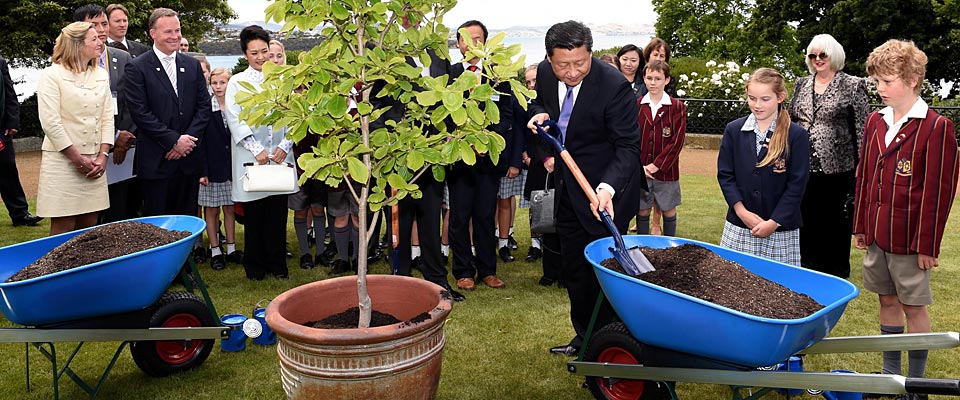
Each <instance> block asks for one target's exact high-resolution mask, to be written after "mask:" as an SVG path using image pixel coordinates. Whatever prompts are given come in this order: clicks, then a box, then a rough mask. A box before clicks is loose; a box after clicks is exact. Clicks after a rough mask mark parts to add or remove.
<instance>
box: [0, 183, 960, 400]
mask: <svg viewBox="0 0 960 400" xmlns="http://www.w3.org/2000/svg"><path fill="white" fill-rule="evenodd" d="M682 186H683V192H684V197H685V199H686V202H685V204H684V205H683V206H681V207H680V208H679V212H680V220H679V228H678V234H679V236H682V237H687V238H692V239H697V240H703V241H707V242H713V243H716V242H717V241H718V240H719V237H720V231H721V229H722V226H723V217H724V215H725V212H726V207H725V205H724V202H723V199H722V197H721V195H720V191H719V188H718V187H717V184H716V180H715V179H713V178H710V177H700V176H686V177H684V178H683V179H682ZM526 218H527V214H526V210H520V212H519V213H518V216H517V220H518V221H524V220H525V219H526ZM957 218H958V217H957V213H956V212H955V213H954V216H953V217H952V218H951V222H950V224H949V225H948V230H947V232H948V233H947V236H946V238H945V239H944V242H943V253H942V254H941V258H940V264H941V267H940V268H938V269H937V270H936V272H935V274H934V279H933V281H934V284H933V291H934V298H935V300H936V302H937V303H936V304H935V305H933V306H932V307H931V309H930V311H931V315H932V316H933V319H934V330H936V331H960V314H958V313H956V312H951V311H949V310H957V309H958V308H960V296H958V292H960V289H958V285H956V282H960V270H958V268H957V266H958V265H960V245H958V243H960V242H958V230H957V224H958V222H957ZM517 225H518V226H517V230H516V237H517V239H518V241H519V242H520V246H521V247H520V251H519V252H517V254H516V255H518V256H520V257H518V260H519V261H516V262H513V263H509V264H502V265H500V268H499V272H498V274H499V275H500V276H501V278H502V279H503V280H504V281H505V282H506V283H507V288H506V289H504V290H492V289H488V288H486V287H478V289H477V290H476V291H474V292H467V293H465V294H466V296H467V300H466V301H464V302H460V303H456V305H455V307H454V310H453V313H452V314H450V318H449V319H448V320H447V325H446V328H447V329H446V334H447V346H446V351H445V352H444V356H445V360H444V365H443V376H442V377H441V382H440V392H439V398H442V399H587V398H590V394H589V393H588V392H587V391H586V390H583V389H580V383H581V382H582V378H580V377H578V376H573V375H570V374H569V373H567V372H566V369H565V363H566V361H568V360H569V359H568V358H565V357H559V356H553V355H550V354H548V353H547V348H549V347H551V346H555V345H558V344H562V343H566V341H567V340H569V339H570V337H571V335H572V334H573V332H572V329H571V328H570V324H569V320H568V302H567V296H566V293H565V291H562V290H560V289H557V288H556V287H553V288H543V287H540V286H538V285H537V283H536V282H537V279H539V277H540V264H539V263H526V262H523V261H522V260H523V257H522V256H523V255H525V254H526V248H527V245H528V244H529V232H528V231H527V230H526V228H525V225H526V224H525V223H518V224H517ZM0 227H2V228H0V246H2V245H9V244H12V243H17V242H21V241H25V240H30V239H34V238H39V237H43V236H45V235H46V233H47V232H48V230H49V223H44V224H41V226H38V227H21V228H12V227H11V226H10V221H9V219H8V217H7V215H6V213H3V215H2V216H0ZM288 240H289V241H290V243H291V244H293V243H295V242H296V238H295V236H294V233H293V229H290V230H289V232H288ZM861 257H862V253H861V252H858V251H854V255H853V257H852V262H853V265H855V266H856V265H859V263H860V261H861ZM0 262H2V261H0ZM289 265H290V271H291V279H290V280H289V281H278V280H272V279H268V280H266V281H262V282H251V281H248V280H247V279H245V278H244V275H243V271H242V267H240V266H238V265H232V264H231V265H229V266H228V268H227V269H226V270H223V271H212V270H210V269H209V267H208V266H204V267H203V268H202V270H201V271H202V273H203V277H204V279H205V280H206V281H207V282H208V283H209V284H210V292H211V295H212V296H213V298H214V301H215V303H216V306H217V309H218V311H219V312H220V313H221V314H225V313H244V314H247V315H249V314H250V312H251V309H252V308H253V304H254V303H256V302H257V301H259V300H261V299H269V298H272V297H274V296H276V295H277V294H279V293H281V292H283V291H284V290H286V289H289V288H291V287H294V286H297V285H301V284H305V283H308V282H311V281H315V280H318V279H324V278H326V277H327V275H326V274H325V270H324V269H314V270H310V271H304V270H301V269H300V268H298V267H297V261H296V259H291V260H289ZM372 272H373V273H387V272H388V268H387V265H386V264H385V263H384V262H380V263H377V264H376V265H374V266H372ZM851 281H852V282H854V283H855V284H858V285H859V284H860V282H861V277H860V269H859V268H857V267H855V268H854V269H853V276H852V277H851ZM0 327H5V328H9V327H14V326H13V325H12V324H10V323H9V322H7V321H6V320H5V319H2V318H0ZM707 328H709V327H707ZM877 333H878V323H877V301H876V297H875V296H874V295H872V294H870V293H861V296H860V297H859V298H857V299H854V300H853V301H852V302H850V304H849V306H848V308H847V311H846V313H845V315H844V317H843V318H842V319H841V321H840V323H839V324H838V325H837V327H836V328H835V329H834V331H833V333H832V335H833V336H841V335H874V334H877ZM67 345H68V344H67V343H64V344H61V346H59V347H58V350H59V351H60V352H65V351H68V347H67ZM115 348H116V343H107V344H96V343H91V344H87V345H84V347H83V350H82V351H81V352H80V354H79V355H78V356H77V359H76V360H75V361H74V363H73V368H74V369H76V370H78V371H79V372H80V375H81V376H82V377H84V378H86V379H88V380H95V379H96V377H97V376H98V374H99V372H100V371H102V368H103V367H104V366H105V365H106V363H107V362H108V361H109V358H110V357H111V356H112V354H113V351H114V350H115ZM904 358H905V359H906V357H904ZM958 358H960V350H957V349H952V350H940V351H932V352H931V353H930V362H929V365H928V369H927V376H928V377H937V378H957V377H960V363H957V362H956V360H957V359H958ZM805 364H806V365H805V368H806V369H807V370H814V369H816V370H831V369H840V368H842V369H852V370H856V371H860V372H871V371H877V370H879V369H880V355H879V354H872V353H871V354H852V355H837V356H830V355H818V356H810V357H807V358H806V360H805ZM49 369H50V365H49V363H47V362H46V360H45V359H43V358H42V357H41V356H40V355H39V354H38V353H37V352H36V351H33V352H31V354H30V373H31V379H30V381H31V384H32V386H33V390H32V391H31V392H27V391H26V386H25V380H24V371H25V359H24V345H22V344H0V398H2V399H48V398H52V396H53V393H52V389H51V387H50V383H51V377H50V371H49ZM278 372H279V368H278V364H277V359H276V355H275V353H274V348H273V347H272V346H270V347H263V346H258V345H254V344H251V343H248V345H247V349H246V350H245V351H243V352H239V353H223V352H221V351H220V350H219V345H218V347H217V348H216V349H215V350H214V352H213V353H212V354H211V356H210V358H209V359H208V360H207V361H206V363H204V364H203V366H201V367H200V368H199V369H196V370H194V371H190V372H188V373H184V374H180V375H176V376H171V377H168V378H160V379H155V378H149V377H147V376H145V375H144V374H143V373H141V372H140V370H139V369H137V367H136V365H135V364H134V363H133V360H132V359H131V358H130V356H129V353H128V352H125V353H124V354H123V355H122V356H121V357H120V359H119V361H118V362H117V365H116V367H115V368H114V370H113V372H112V373H111V374H110V376H109V378H108V379H107V381H106V385H105V387H104V389H103V392H102V394H101V396H100V398H103V399H139V400H146V399H224V398H241V399H276V398H281V397H283V396H284V393H283V389H282V388H281V386H280V379H279V374H278ZM678 387H679V390H680V396H681V398H684V399H725V398H730V394H729V393H730V389H729V388H728V387H726V386H719V385H696V384H685V383H681V384H679V385H678ZM769 397H770V398H777V397H778V396H777V395H770V396H769ZM61 398H64V399H78V398H84V396H83V393H82V392H81V391H80V390H79V389H78V388H76V387H75V386H74V385H72V383H70V382H68V381H65V382H63V383H62V384H61ZM808 398H809V397H808Z"/></svg>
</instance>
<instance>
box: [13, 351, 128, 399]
mask: <svg viewBox="0 0 960 400" xmlns="http://www.w3.org/2000/svg"><path fill="white" fill-rule="evenodd" d="M127 343H128V342H126V341H124V342H122V343H120V346H118V347H117V351H115V352H114V353H113V358H111V359H110V363H109V364H107V366H106V368H104V370H103V373H102V374H100V378H99V379H97V384H96V386H90V385H89V384H88V383H87V382H86V381H84V380H83V378H81V377H80V376H79V375H77V374H76V373H75V372H74V371H73V369H71V368H70V363H71V362H73V359H74V358H75V357H76V356H77V354H78V353H80V348H82V347H83V344H84V342H79V343H77V347H76V348H74V349H73V352H71V353H70V356H69V357H67V360H66V361H65V362H64V363H63V366H62V367H59V366H58V365H57V348H56V345H55V344H54V343H53V342H37V343H32V344H33V345H34V346H35V347H36V348H37V351H39V352H40V354H42V355H43V356H44V357H46V358H47V360H49V361H50V364H51V366H52V368H51V372H52V377H53V383H52V385H53V398H54V399H58V398H60V378H61V377H63V375H64V374H66V375H67V377H69V378H70V379H71V380H72V381H73V382H74V383H76V384H77V386H79V387H80V389H82V390H83V391H84V392H86V393H87V394H88V395H90V399H95V398H96V397H97V394H99V393H100V389H102V388H103V384H104V382H106V380H107V376H108V375H109V374H110V371H112V370H113V366H114V365H116V363H117V360H118V359H119V358H120V353H121V352H123V348H124V347H126V345H127ZM30 345H31V343H26V346H27V368H26V370H27V391H30V359H29V355H30ZM45 346H46V347H45ZM48 348H49V349H48Z"/></svg>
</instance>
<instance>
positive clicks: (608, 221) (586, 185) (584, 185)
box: [533, 120, 626, 249]
mask: <svg viewBox="0 0 960 400" xmlns="http://www.w3.org/2000/svg"><path fill="white" fill-rule="evenodd" d="M533 125H534V126H535V127H536V128H537V134H539V135H540V137H542V138H544V139H546V140H547V141H548V142H550V144H552V145H553V147H554V148H555V149H556V150H557V152H558V153H560V158H561V159H563V163H564V164H566V166H567V168H568V169H570V172H571V173H572V174H573V177H574V178H576V180H577V183H578V184H580V189H582V190H583V193H584V194H586V195H587V199H588V200H589V201H590V206H591V207H594V208H597V207H599V206H600V200H598V199H597V193H596V192H595V191H594V189H593V188H592V187H590V182H588V181H587V178H586V177H585V176H583V172H582V171H580V167H579V166H577V162H576V161H574V160H573V156H571V155H570V152H569V151H567V148H566V147H564V145H563V143H560V140H558V139H557V138H556V137H554V136H553V135H551V134H550V133H549V132H547V131H545V130H544V129H543V127H544V126H548V127H550V130H551V131H552V132H556V134H557V136H560V135H561V133H560V127H559V126H557V123H556V122H555V121H552V120H546V121H544V122H543V125H541V124H539V123H537V122H534V123H533ZM600 219H601V220H602V221H603V223H604V225H606V226H607V230H609V231H610V234H611V235H612V236H613V239H614V241H616V242H617V243H616V244H617V248H619V249H626V246H625V245H624V243H623V237H622V236H620V235H619V233H620V231H619V230H618V229H617V225H616V224H614V223H613V218H611V217H610V213H608V212H607V210H600Z"/></svg>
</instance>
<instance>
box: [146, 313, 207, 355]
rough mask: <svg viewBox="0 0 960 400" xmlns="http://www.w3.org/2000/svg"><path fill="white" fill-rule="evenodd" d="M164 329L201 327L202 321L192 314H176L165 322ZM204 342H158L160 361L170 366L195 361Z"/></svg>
mask: <svg viewBox="0 0 960 400" xmlns="http://www.w3.org/2000/svg"><path fill="white" fill-rule="evenodd" d="M160 326H161V327H163V328H184V327H199V326H202V325H201V324H200V319H198V318H197V317H195V316H193V315H192V314H175V315H172V316H170V318H167V320H166V321H163V324H162V325H160ZM202 345H203V342H202V341H200V340H166V341H157V342H156V347H157V354H158V355H159V356H160V359H161V360H163V361H164V362H166V363H169V364H174V365H176V364H183V363H185V362H187V361H190V360H191V359H193V357H194V356H195V355H196V354H197V352H199V351H200V346H202Z"/></svg>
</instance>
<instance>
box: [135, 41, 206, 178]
mask: <svg viewBox="0 0 960 400" xmlns="http://www.w3.org/2000/svg"><path fill="white" fill-rule="evenodd" d="M176 65H177V89H178V91H179V96H178V95H177V94H176V92H174V90H173V86H171V85H170V79H169V78H168V77H167V74H166V72H165V71H164V69H163V64H161V62H160V59H159V58H157V56H156V54H154V53H153V51H152V50H151V51H150V52H148V53H145V54H143V55H142V56H140V57H137V58H135V59H134V60H133V61H132V62H131V63H130V64H127V73H126V75H127V76H126V82H125V85H126V87H125V88H124V93H126V95H127V106H128V107H130V113H131V115H133V122H134V123H135V124H136V125H137V176H139V177H140V178H143V179H164V178H169V177H170V176H172V175H173V174H175V173H181V174H186V175H200V174H201V173H202V171H203V165H202V162H201V155H200V152H192V153H190V155H188V156H186V157H183V158H181V159H179V160H167V159H165V158H164V156H165V155H166V154H167V152H169V151H170V149H172V148H173V147H174V146H175V145H176V144H177V140H178V139H179V138H180V135H191V136H194V137H197V138H199V140H201V141H202V140H203V133H204V131H206V129H207V123H208V121H209V120H210V94H209V93H208V92H207V84H206V80H205V79H204V77H203V70H202V69H201V68H200V62H199V61H197V59H195V58H193V57H188V56H185V55H182V54H179V53H177V56H176ZM198 145H199V143H198Z"/></svg>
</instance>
